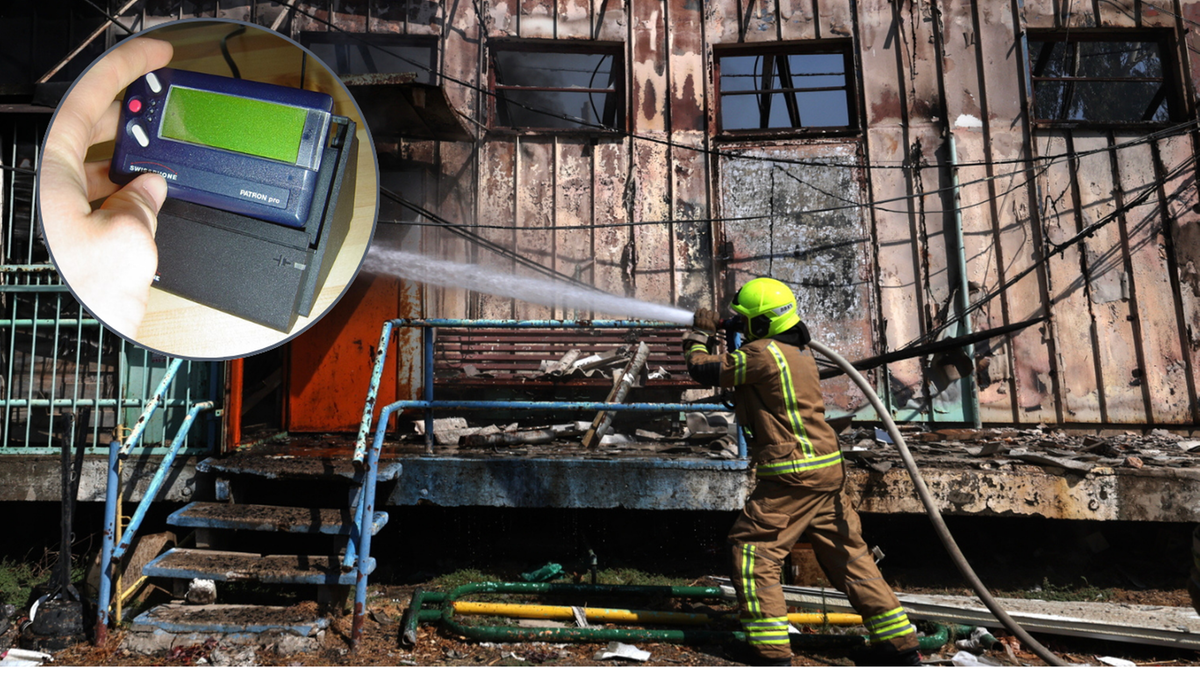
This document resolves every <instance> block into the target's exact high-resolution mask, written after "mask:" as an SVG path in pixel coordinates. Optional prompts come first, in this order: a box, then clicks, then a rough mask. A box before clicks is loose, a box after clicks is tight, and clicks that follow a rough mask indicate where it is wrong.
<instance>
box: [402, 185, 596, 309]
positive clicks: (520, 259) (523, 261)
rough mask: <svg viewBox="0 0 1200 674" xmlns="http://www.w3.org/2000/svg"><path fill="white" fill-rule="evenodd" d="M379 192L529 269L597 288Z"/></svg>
mask: <svg viewBox="0 0 1200 674" xmlns="http://www.w3.org/2000/svg"><path fill="white" fill-rule="evenodd" d="M379 193H380V194H382V195H383V196H385V197H387V198H388V199H391V200H392V201H394V202H396V203H398V204H400V205H401V206H404V207H405V208H408V209H411V210H412V211H414V212H416V213H417V215H420V216H421V217H424V218H429V219H430V220H434V221H435V222H437V226H439V227H442V228H444V229H446V230H447V231H449V232H451V233H453V234H457V235H458V236H460V237H462V238H464V239H466V240H467V241H470V242H471V243H474V244H476V245H479V246H482V247H483V248H485V249H487V250H490V251H491V252H493V253H495V254H497V255H500V256H502V257H506V258H508V259H510V260H512V261H513V262H515V263H517V264H519V265H521V266H523V267H526V268H528V269H531V270H533V271H536V272H538V273H540V274H545V275H546V276H549V277H551V278H553V279H556V280H559V281H562V282H564V283H569V284H571V285H573V286H578V287H580V288H586V289H588V290H595V288H593V287H592V286H590V285H588V284H587V283H584V282H583V281H580V280H579V279H576V278H572V277H570V276H567V275H566V274H564V273H562V272H560V271H558V270H557V269H554V268H552V267H547V266H546V265H544V264H542V263H540V262H537V261H536V260H531V259H529V258H527V257H525V256H523V255H521V254H520V253H517V252H516V251H513V250H509V249H508V248H505V247H504V246H501V245H500V244H498V243H496V242H495V241H490V240H488V239H486V238H484V237H482V236H479V235H478V234H475V233H474V232H472V231H470V230H469V229H467V228H466V227H463V226H461V225H454V224H451V223H449V222H447V221H446V220H445V219H444V218H442V217H441V216H439V215H438V214H436V213H434V212H433V211H430V210H428V209H426V208H422V207H421V206H420V205H418V204H415V203H413V202H411V201H409V200H408V199H405V198H404V197H402V196H400V195H399V194H396V193H395V192H393V191H391V190H389V189H388V188H386V187H380V188H379ZM379 222H380V223H382V224H411V225H421V224H425V225H428V224H429V223H421V222H408V221H399V222H397V221H388V220H380V221H379Z"/></svg>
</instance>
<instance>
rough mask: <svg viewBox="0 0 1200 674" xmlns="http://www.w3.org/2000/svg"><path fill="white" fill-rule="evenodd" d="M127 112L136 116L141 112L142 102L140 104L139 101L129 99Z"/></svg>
mask: <svg viewBox="0 0 1200 674" xmlns="http://www.w3.org/2000/svg"><path fill="white" fill-rule="evenodd" d="M129 111H130V112H132V113H133V114H135V115H136V114H137V113H139V112H141V111H142V102H141V101H140V100H138V99H136V98H134V99H130V101H129Z"/></svg>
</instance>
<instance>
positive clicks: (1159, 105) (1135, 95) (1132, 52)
mask: <svg viewBox="0 0 1200 674" xmlns="http://www.w3.org/2000/svg"><path fill="white" fill-rule="evenodd" d="M1171 54H1172V51H1171V47H1170V44H1169V35H1167V34H1165V33H1155V32H1150V31H1125V32H1111V31H1108V32H1103V33H1080V32H1070V33H1065V32H1064V33H1061V34H1059V33H1036V32H1033V31H1031V32H1030V34H1029V73H1030V91H1032V92H1033V106H1032V108H1033V118H1034V121H1035V122H1037V123H1043V124H1057V123H1064V122H1070V123H1075V124H1088V123H1091V124H1099V125H1106V126H1111V125H1124V124H1146V123H1166V122H1170V121H1172V120H1177V119H1179V118H1180V112H1181V109H1180V108H1181V106H1180V97H1179V93H1178V86H1177V84H1176V81H1175V78H1174V77H1172V74H1173V73H1174V68H1173V62H1174V59H1173V58H1171Z"/></svg>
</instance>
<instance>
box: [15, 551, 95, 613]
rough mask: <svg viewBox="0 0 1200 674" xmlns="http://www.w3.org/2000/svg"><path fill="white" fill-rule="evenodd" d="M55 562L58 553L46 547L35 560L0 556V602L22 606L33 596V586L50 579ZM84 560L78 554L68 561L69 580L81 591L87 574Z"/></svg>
mask: <svg viewBox="0 0 1200 674" xmlns="http://www.w3.org/2000/svg"><path fill="white" fill-rule="evenodd" d="M56 564H58V554H57V553H55V552H53V551H50V550H47V551H46V552H45V553H43V555H42V559H41V560H39V561H37V562H27V561H26V562H23V561H18V560H14V559H10V558H8V557H0V604H12V605H13V606H16V607H17V608H25V607H26V606H27V605H29V604H30V603H31V602H32V601H33V600H34V599H37V597H34V596H32V595H33V588H34V587H36V586H38V585H41V584H44V583H48V582H50V576H51V575H52V574H53V573H54V568H55V565H56ZM85 564H86V562H85V560H84V559H83V557H82V556H80V557H79V558H78V559H74V560H72V562H71V584H72V585H74V586H75V587H76V588H78V589H79V590H81V591H82V589H83V583H84V578H85V577H86V576H87V569H86V568H85Z"/></svg>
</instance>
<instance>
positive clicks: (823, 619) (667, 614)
mask: <svg viewBox="0 0 1200 674" xmlns="http://www.w3.org/2000/svg"><path fill="white" fill-rule="evenodd" d="M454 612H455V613H457V614H459V615H497V616H504V617H508V618H535V619H538V618H540V619H544V620H574V619H575V613H574V611H572V609H571V607H570V606H545V605H542V604H496V603H488V602H477V601H456V602H454ZM583 614H584V617H586V618H587V619H588V620H596V621H599V622H614V623H616V622H633V623H637V622H644V623H655V624H660V625H703V624H706V623H708V622H711V620H712V617H711V616H709V615H706V614H703V613H676V612H671V611H642V610H627V609H616V608H584V609H583ZM788 622H791V623H792V624H794V625H861V624H862V616H860V615H858V614H857V613H789V614H788Z"/></svg>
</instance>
